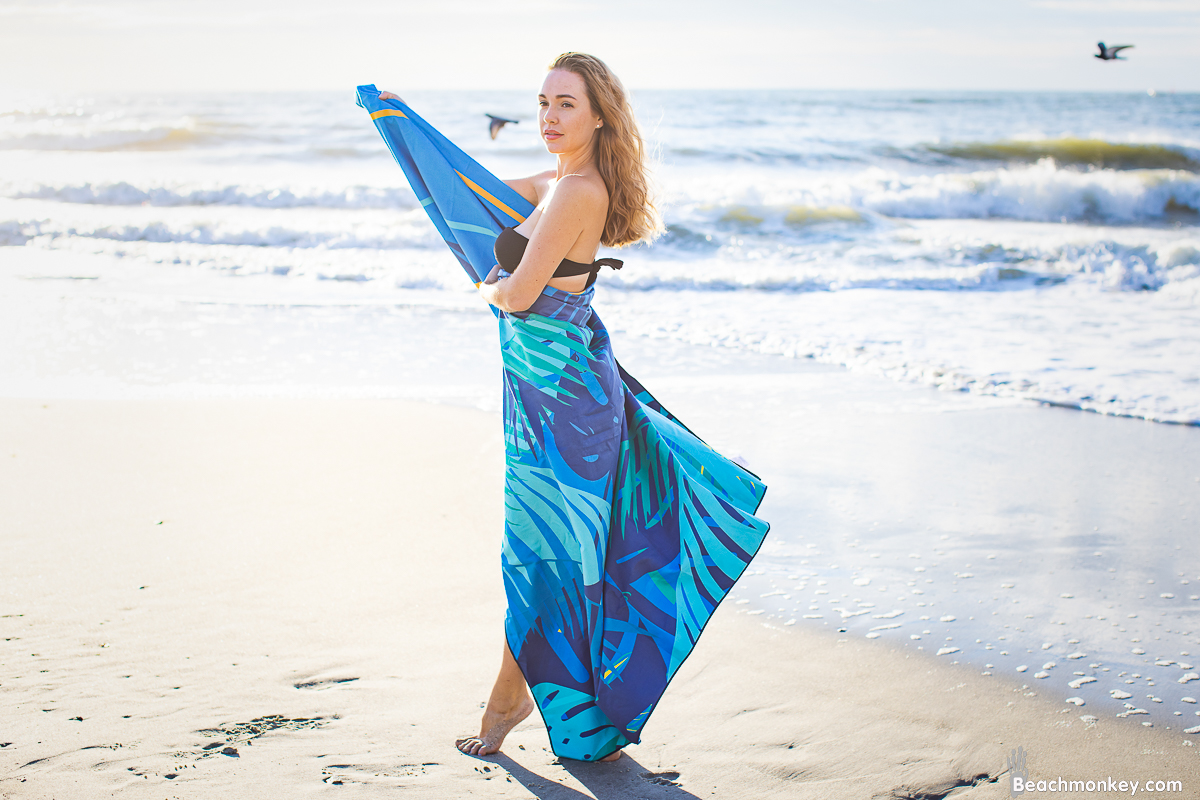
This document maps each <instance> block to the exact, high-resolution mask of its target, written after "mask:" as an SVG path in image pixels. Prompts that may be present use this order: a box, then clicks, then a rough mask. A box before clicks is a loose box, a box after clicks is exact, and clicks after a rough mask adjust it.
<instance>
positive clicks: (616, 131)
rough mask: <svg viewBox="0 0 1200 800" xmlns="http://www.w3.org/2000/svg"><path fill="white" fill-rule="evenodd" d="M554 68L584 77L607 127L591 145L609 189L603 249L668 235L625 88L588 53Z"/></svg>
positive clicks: (563, 59) (560, 59)
mask: <svg viewBox="0 0 1200 800" xmlns="http://www.w3.org/2000/svg"><path fill="white" fill-rule="evenodd" d="M550 69H552V70H554V69H563V70H567V71H568V72H573V73H575V74H576V75H578V76H579V77H580V78H582V79H583V83H584V85H585V86H586V87H587V93H588V102H589V103H590V104H591V106H592V111H593V112H595V113H596V114H597V115H599V117H600V119H601V121H602V122H603V123H604V124H603V125H601V126H600V127H599V128H598V129H597V130H596V133H595V138H594V139H593V140H592V157H593V160H594V161H595V164H596V169H597V171H598V172H599V173H600V177H601V178H602V179H603V180H604V185H605V186H606V187H607V188H608V218H607V219H606V220H605V221H604V233H603V234H602V235H601V237H600V242H601V244H603V245H605V246H607V247H624V246H625V245H628V244H634V243H635V242H641V241H652V240H653V239H654V238H655V237H657V236H658V235H659V234H661V233H662V232H663V224H662V218H661V217H660V216H659V214H658V210H657V209H656V208H655V207H654V201H653V199H652V198H651V196H650V177H649V175H648V174H647V169H646V145H645V143H644V142H643V141H642V133H641V131H640V130H639V129H638V124H637V119H636V118H635V117H634V116H633V107H632V106H631V105H630V104H629V97H628V95H627V94H626V93H625V87H624V86H622V85H621V81H620V79H619V78H617V76H616V75H614V74H613V71H612V70H611V69H609V68H608V65H607V64H605V63H604V62H603V61H601V60H600V59H598V58H596V57H595V56H589V55H587V54H586V53H563V54H562V55H561V56H559V57H558V58H556V59H554V63H553V64H551V65H550Z"/></svg>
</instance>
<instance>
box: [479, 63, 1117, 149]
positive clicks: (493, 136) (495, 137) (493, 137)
mask: <svg viewBox="0 0 1200 800" xmlns="http://www.w3.org/2000/svg"><path fill="white" fill-rule="evenodd" d="M1096 45H1097V46H1098V47H1099V48H1100V52H1099V53H1097V54H1096V55H1095V56H1094V58H1098V59H1100V60H1101V61H1116V60H1120V61H1124V60H1125V56H1122V55H1118V53H1120V52H1121V51H1122V50H1125V49H1127V48H1130V47H1133V45H1131V44H1119V45H1116V46H1115V47H1105V46H1104V42H1096ZM492 138H493V139H494V138H496V137H494V136H493V137H492Z"/></svg>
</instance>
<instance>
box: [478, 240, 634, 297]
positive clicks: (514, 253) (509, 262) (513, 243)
mask: <svg viewBox="0 0 1200 800" xmlns="http://www.w3.org/2000/svg"><path fill="white" fill-rule="evenodd" d="M528 246H529V240H528V239H526V238H525V237H524V236H522V235H521V234H520V233H517V229H516V228H505V229H504V230H502V231H500V235H499V236H497V237H496V246H495V253H496V261H497V263H499V264H500V266H501V267H503V268H504V269H505V270H506V271H507V272H515V271H516V269H517V265H518V264H520V263H521V258H522V257H523V256H524V255H525V248H526V247H528ZM624 265H625V262H623V261H618V260H617V259H615V258H602V259H600V260H599V261H593V262H592V263H591V264H580V263H579V262H578V261H570V260H568V259H565V258H564V259H563V260H562V263H560V264H559V265H558V269H556V270H554V275H553V276H552V277H555V278H569V277H571V276H572V275H588V276H590V277H589V278H588V282H587V285H588V286H591V285H592V284H593V283H595V282H596V275H597V274H598V273H599V272H600V268H601V267H606V266H607V267H612V268H613V269H620V268H621V267H623V266H624Z"/></svg>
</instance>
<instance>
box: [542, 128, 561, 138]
mask: <svg viewBox="0 0 1200 800" xmlns="http://www.w3.org/2000/svg"><path fill="white" fill-rule="evenodd" d="M561 137H562V134H561V133H559V132H558V131H551V130H548V131H545V132H543V133H542V138H544V139H558V138H561Z"/></svg>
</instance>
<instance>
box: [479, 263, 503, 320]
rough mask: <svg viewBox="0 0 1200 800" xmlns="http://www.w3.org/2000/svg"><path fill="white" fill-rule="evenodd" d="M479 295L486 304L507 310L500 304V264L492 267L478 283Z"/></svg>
mask: <svg viewBox="0 0 1200 800" xmlns="http://www.w3.org/2000/svg"><path fill="white" fill-rule="evenodd" d="M478 289H479V296H480V297H482V298H483V299H484V301H485V302H487V304H488V305H492V306H495V307H496V308H500V309H501V310H507V309H504V308H502V306H501V305H500V302H501V301H500V265H499V264H497V265H496V266H494V267H492V271H491V272H489V273H488V274H487V277H486V278H484V279H483V283H481V284H479V287H478Z"/></svg>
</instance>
